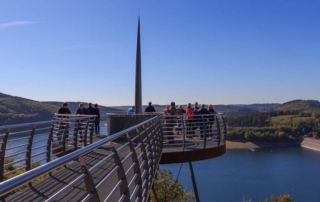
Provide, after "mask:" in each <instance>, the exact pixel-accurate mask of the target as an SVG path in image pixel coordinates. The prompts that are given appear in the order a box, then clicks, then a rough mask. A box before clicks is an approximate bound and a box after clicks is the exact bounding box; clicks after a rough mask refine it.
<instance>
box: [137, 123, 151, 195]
mask: <svg viewBox="0 0 320 202" xmlns="http://www.w3.org/2000/svg"><path fill="white" fill-rule="evenodd" d="M136 132H137V133H139V130H138V128H137V129H136ZM147 139H148V138H147ZM139 141H140V143H141V146H140V149H141V152H142V163H143V161H145V163H144V164H143V168H142V169H143V170H146V175H145V176H146V179H147V184H149V165H148V158H147V152H146V147H145V145H144V142H143V138H142V137H141V134H140V133H139ZM147 141H148V140H147ZM142 174H143V172H142ZM141 180H142V184H143V181H144V180H143V179H141ZM145 197H146V196H145Z"/></svg>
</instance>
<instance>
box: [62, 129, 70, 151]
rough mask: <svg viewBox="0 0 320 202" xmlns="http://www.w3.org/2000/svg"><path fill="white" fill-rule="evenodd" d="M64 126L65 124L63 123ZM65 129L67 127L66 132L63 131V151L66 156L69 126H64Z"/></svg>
mask: <svg viewBox="0 0 320 202" xmlns="http://www.w3.org/2000/svg"><path fill="white" fill-rule="evenodd" d="M62 124H63V123H62ZM62 126H63V127H65V129H64V131H63V137H62V149H63V155H65V154H66V148H67V135H68V133H69V132H68V131H69V124H66V125H62Z"/></svg>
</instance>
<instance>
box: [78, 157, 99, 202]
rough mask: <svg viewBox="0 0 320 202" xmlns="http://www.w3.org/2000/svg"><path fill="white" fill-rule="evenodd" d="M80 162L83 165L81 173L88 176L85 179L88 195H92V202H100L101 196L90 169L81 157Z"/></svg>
mask: <svg viewBox="0 0 320 202" xmlns="http://www.w3.org/2000/svg"><path fill="white" fill-rule="evenodd" d="M79 162H80V165H81V171H82V173H84V174H86V176H85V177H84V184H85V185H86V190H87V194H92V197H91V198H90V200H89V201H90V202H99V201H100V199H99V195H98V191H97V189H96V186H95V184H94V182H93V179H92V176H91V174H90V171H89V169H88V168H87V166H86V163H85V162H84V160H83V158H82V156H79Z"/></svg>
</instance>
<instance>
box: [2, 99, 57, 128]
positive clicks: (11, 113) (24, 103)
mask: <svg viewBox="0 0 320 202" xmlns="http://www.w3.org/2000/svg"><path fill="white" fill-rule="evenodd" d="M58 109H59V107H57V106H54V105H50V104H46V103H42V102H38V101H35V100H29V99H25V98H21V97H17V96H11V95H6V94H3V93H0V125H9V124H18V123H26V122H35V121H46V120H51V119H52V116H53V113H55V112H57V111H58Z"/></svg>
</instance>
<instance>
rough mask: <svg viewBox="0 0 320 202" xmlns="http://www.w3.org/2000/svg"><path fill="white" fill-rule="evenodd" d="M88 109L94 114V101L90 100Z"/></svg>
mask: <svg viewBox="0 0 320 202" xmlns="http://www.w3.org/2000/svg"><path fill="white" fill-rule="evenodd" d="M88 110H89V112H90V114H91V115H94V108H93V107H92V103H91V102H89V107H88Z"/></svg>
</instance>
